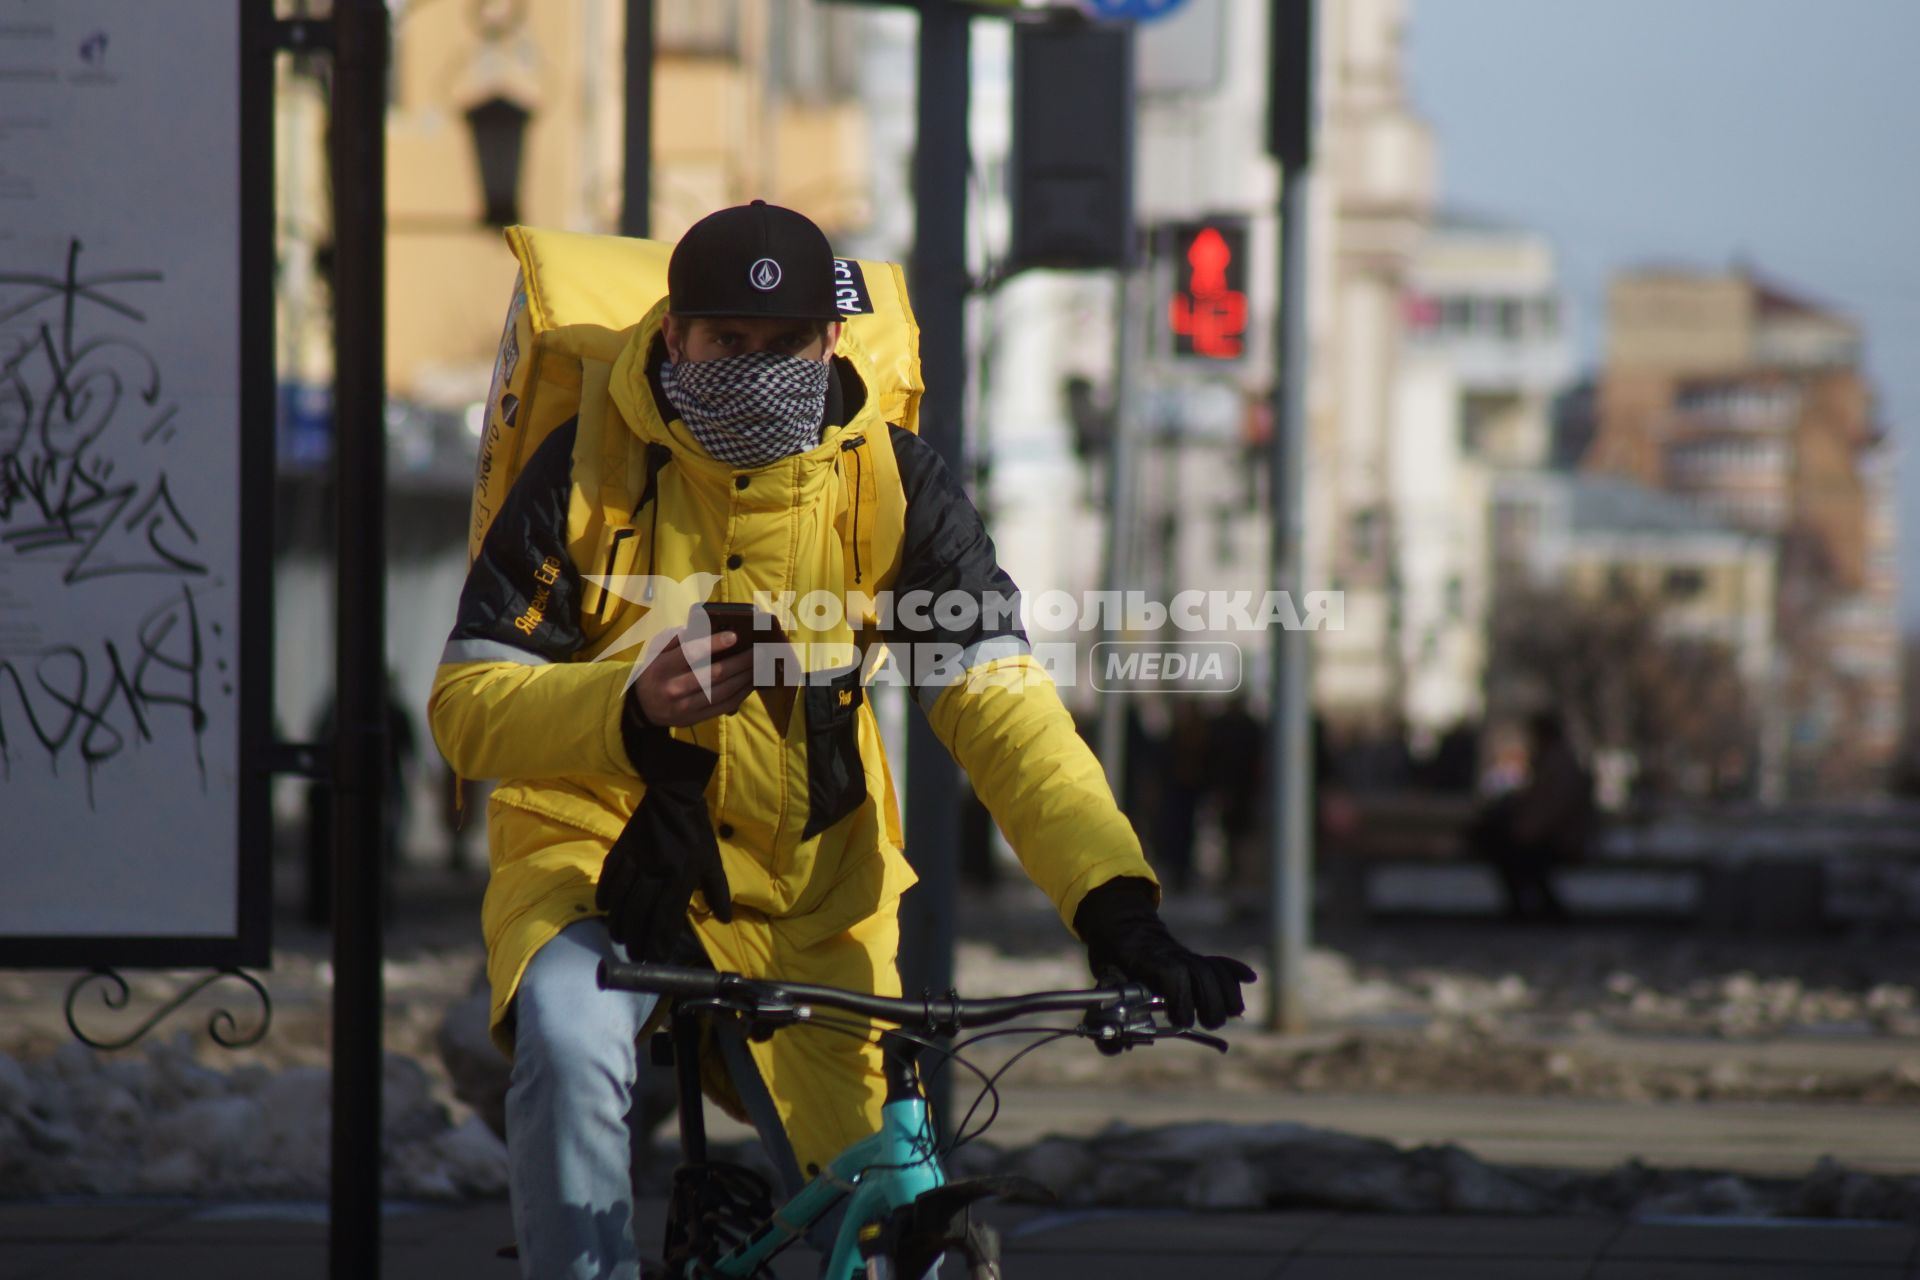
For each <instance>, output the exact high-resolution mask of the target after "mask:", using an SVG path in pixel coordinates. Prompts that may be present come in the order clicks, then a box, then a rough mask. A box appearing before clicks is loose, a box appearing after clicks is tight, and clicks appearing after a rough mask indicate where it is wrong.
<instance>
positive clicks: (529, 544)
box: [447, 420, 584, 662]
mask: <svg viewBox="0 0 1920 1280" xmlns="http://www.w3.org/2000/svg"><path fill="white" fill-rule="evenodd" d="M574 430H575V421H574V420H569V421H567V422H564V423H562V424H561V425H560V426H558V427H556V428H554V430H553V433H552V434H551V435H549V436H548V437H547V438H546V439H545V440H543V441H542V442H541V443H540V447H539V448H538V449H535V450H534V451H533V457H531V458H529V459H528V460H527V465H526V467H525V469H524V470H522V471H521V472H520V474H519V476H518V477H517V478H516V479H515V480H514V482H513V487H512V488H511V489H509V490H508V491H507V500H506V501H505V502H504V503H502V504H501V506H500V511H499V513H498V514H497V515H495V516H494V518H493V524H492V525H491V526H490V527H489V528H488V529H487V534H486V537H485V538H484V539H482V540H481V543H480V554H479V555H478V556H477V557H475V559H474V562H473V567H472V568H470V569H468V570H467V581H466V585H465V586H464V587H462V588H461V591H460V611H459V614H458V616H457V618H456V620H455V622H454V626H453V634H452V635H450V636H449V637H448V638H447V639H448V644H449V646H450V650H449V652H450V654H455V655H457V654H458V653H459V646H460V643H461V642H462V641H468V642H472V641H493V642H494V643H497V644H504V645H508V646H510V647H512V648H515V649H521V650H524V651H526V652H527V653H528V654H529V655H531V656H532V657H533V658H536V659H541V660H544V661H547V662H563V661H565V660H566V659H568V658H570V657H572V656H573V655H574V653H575V652H577V651H578V650H579V648H580V646H581V644H582V643H583V642H584V641H583V637H582V635H581V632H580V574H579V571H578V570H577V569H576V568H575V567H574V564H573V561H572V558H571V557H569V556H568V555H567V503H568V496H569V493H570V491H571V489H572V487H573V439H574ZM476 647H477V646H476Z"/></svg>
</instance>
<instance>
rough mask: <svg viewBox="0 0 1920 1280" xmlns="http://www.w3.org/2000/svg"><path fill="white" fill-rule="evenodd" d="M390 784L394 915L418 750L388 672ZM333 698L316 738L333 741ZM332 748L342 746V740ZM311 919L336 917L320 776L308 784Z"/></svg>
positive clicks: (329, 800) (385, 876)
mask: <svg viewBox="0 0 1920 1280" xmlns="http://www.w3.org/2000/svg"><path fill="white" fill-rule="evenodd" d="M384 696H385V699H386V715H387V769H386V775H387V785H386V788H385V790H386V795H385V797H384V801H385V804H384V808H383V811H382V815H381V818H382V821H381V825H382V827H383V828H384V830H385V833H386V852H387V856H386V860H385V863H384V865H383V866H382V867H381V872H380V875H381V895H380V896H381V900H382V902H383V903H384V904H385V905H384V907H383V915H384V916H385V917H386V918H387V919H388V920H391V919H392V915H393V905H394V904H393V869H394V867H395V865H396V864H398V862H399V861H400V842H401V838H402V835H403V833H404V832H405V831H406V827H407V810H408V796H407V777H408V774H409V772H410V771H411V770H412V768H413V762H414V758H415V757H416V756H417V755H418V754H419V738H418V736H417V735H416V734H415V733H414V731H413V717H412V715H411V714H409V713H408V711H407V708H406V706H405V705H404V704H403V703H402V702H401V701H400V698H399V696H398V694H397V693H396V692H395V689H394V679H393V673H392V672H391V671H389V672H387V674H386V684H385V692H384ZM336 714H337V712H336V707H335V703H334V699H333V697H332V696H331V695H329V696H328V698H327V701H326V704H325V706H324V707H322V709H321V711H320V719H319V721H318V722H317V723H316V724H315V725H314V731H313V732H314V740H315V741H316V742H326V743H331V740H332V739H333V737H334V732H335V731H334V722H335V719H336ZM331 749H333V750H338V745H337V744H332V745H331ZM306 920H307V923H308V924H311V925H314V926H316V927H321V928H324V927H325V926H327V925H329V924H331V923H332V922H333V787H332V785H331V784H330V783H329V782H328V781H326V780H324V779H323V780H317V781H315V782H314V783H313V784H312V785H311V786H309V787H308V788H307V900H306Z"/></svg>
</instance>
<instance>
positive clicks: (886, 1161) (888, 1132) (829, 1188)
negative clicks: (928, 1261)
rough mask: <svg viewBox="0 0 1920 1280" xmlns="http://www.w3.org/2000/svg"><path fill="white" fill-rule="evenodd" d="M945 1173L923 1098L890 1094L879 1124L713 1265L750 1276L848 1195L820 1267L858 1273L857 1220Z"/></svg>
mask: <svg viewBox="0 0 1920 1280" xmlns="http://www.w3.org/2000/svg"><path fill="white" fill-rule="evenodd" d="M946 1180H947V1179H946V1174H945V1173H944V1172H942V1170H941V1168H940V1162H939V1160H938V1159H936V1158H935V1155H934V1150H933V1131H932V1127H931V1126H930V1125H929V1123H928V1117H927V1104H926V1100H925V1099H923V1098H907V1099H902V1100H900V1101H898V1102H889V1103H887V1104H886V1105H885V1106H884V1107H882V1108H881V1111H880V1132H878V1133H876V1134H874V1135H873V1136H872V1137H869V1138H862V1139H861V1140H860V1141H859V1142H856V1143H854V1144H853V1145H852V1146H850V1147H848V1148H847V1149H846V1150H845V1151H842V1152H841V1153H840V1154H839V1155H838V1156H837V1157H835V1158H834V1161H833V1163H832V1164H831V1165H830V1166H829V1167H828V1169H827V1171H826V1172H825V1173H823V1174H821V1175H820V1176H819V1177H817V1178H815V1179H814V1180H813V1181H811V1182H809V1183H808V1184H807V1185H806V1186H805V1187H804V1188H803V1189H802V1190H801V1191H800V1193H799V1194H798V1195H796V1196H794V1197H793V1199H791V1200H789V1201H787V1202H786V1204H784V1205H782V1206H781V1207H780V1208H779V1209H777V1210H775V1211H774V1215H773V1218H772V1219H771V1220H770V1221H769V1222H768V1223H767V1224H766V1225H765V1226H763V1227H762V1228H761V1229H760V1230H759V1231H758V1232H757V1233H755V1235H754V1236H753V1238H752V1239H750V1240H748V1241H747V1243H745V1244H744V1245H741V1246H740V1247H739V1248H738V1249H735V1250H734V1251H732V1252H731V1253H728V1254H725V1255H723V1256H722V1257H721V1258H720V1259H719V1260H718V1261H716V1262H715V1263H714V1264H713V1270H714V1272H715V1273H716V1274H718V1275H723V1276H739V1277H747V1276H751V1275H752V1274H753V1273H754V1269H755V1268H757V1267H759V1266H761V1265H762V1264H764V1263H765V1262H766V1261H767V1260H768V1259H770V1258H771V1257H772V1256H773V1255H774V1252H775V1251H776V1250H778V1249H779V1248H781V1247H782V1246H783V1245H785V1244H787V1242H788V1241H790V1240H792V1239H793V1238H794V1237H796V1236H800V1235H804V1234H805V1233H806V1232H807V1230H808V1228H810V1227H812V1226H813V1225H814V1224H815V1223H817V1222H819V1221H820V1220H821V1219H822V1218H824V1217H825V1216H826V1215H827V1214H828V1213H830V1212H832V1211H833V1208H834V1206H836V1205H838V1204H839V1203H840V1202H841V1200H842V1199H845V1200H847V1212H846V1216H845V1217H844V1218H842V1219H841V1220H840V1229H839V1231H838V1232H837V1233H836V1234H835V1237H834V1241H833V1252H832V1253H831V1254H830V1255H828V1258H827V1268H826V1270H825V1271H824V1272H823V1273H822V1275H823V1276H824V1277H825V1278H826V1280H856V1278H857V1277H858V1276H859V1275H860V1269H861V1267H862V1266H863V1265H864V1262H865V1259H863V1258H862V1257H861V1256H860V1230H861V1228H862V1227H864V1226H866V1225H867V1224H868V1223H872V1222H878V1221H881V1220H883V1219H885V1218H886V1216H887V1215H888V1214H890V1213H892V1212H893V1211H894V1210H895V1209H898V1208H901V1207H902V1206H904V1205H909V1204H912V1203H913V1202H914V1200H915V1199H917V1198H918V1197H919V1196H921V1195H922V1194H923V1193H925V1192H928V1191H931V1190H933V1189H934V1188H935V1187H939V1186H943V1185H945V1183H946ZM905 1280H920V1278H919V1277H918V1276H914V1277H907V1278H905Z"/></svg>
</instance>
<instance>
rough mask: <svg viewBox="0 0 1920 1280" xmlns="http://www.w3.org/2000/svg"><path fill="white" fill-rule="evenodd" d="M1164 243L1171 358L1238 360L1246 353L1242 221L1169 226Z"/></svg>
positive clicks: (1244, 231)
mask: <svg viewBox="0 0 1920 1280" xmlns="http://www.w3.org/2000/svg"><path fill="white" fill-rule="evenodd" d="M1169 239H1170V241H1171V243H1170V244H1169V246H1168V249H1169V252H1170V253H1171V254H1172V256H1173V259H1174V283H1173V296H1172V298H1171V299H1169V300H1168V303H1167V325H1168V327H1169V328H1170V329H1172V331H1173V351H1174V354H1175V355H1182V356H1199V357H1201V358H1203V359H1208V360H1238V359H1239V358H1240V357H1241V356H1243V355H1245V354H1246V349H1247V220H1246V219H1245V218H1209V219H1207V220H1206V221H1204V222H1182V223H1175V224H1174V225H1173V226H1172V227H1171V228H1170V229H1169Z"/></svg>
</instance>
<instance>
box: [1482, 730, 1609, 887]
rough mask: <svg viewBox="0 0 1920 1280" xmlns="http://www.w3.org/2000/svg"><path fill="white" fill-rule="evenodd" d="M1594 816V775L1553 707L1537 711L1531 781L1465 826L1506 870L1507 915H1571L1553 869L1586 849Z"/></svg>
mask: <svg viewBox="0 0 1920 1280" xmlns="http://www.w3.org/2000/svg"><path fill="white" fill-rule="evenodd" d="M1593 819H1594V802H1593V777H1592V775H1591V774H1590V773H1589V772H1588V771H1587V769H1586V767H1585V766H1584V765H1582V764H1581V762H1580V757H1579V756H1578V755H1577V754H1576V753H1575V751H1574V749H1573V744H1572V743H1571V742H1570V741H1569V740H1568V738H1567V731H1566V726H1565V724H1563V723H1562V721H1561V719H1560V717H1559V716H1558V715H1557V714H1555V713H1553V712H1550V711H1546V712H1540V713H1538V714H1536V715H1534V716H1533V717H1532V718H1531V719H1529V720H1528V722H1527V772H1526V778H1525V780H1524V781H1522V782H1521V783H1520V784H1519V785H1518V786H1517V787H1514V788H1512V789H1511V790H1507V791H1504V792H1502V793H1501V794H1499V795H1497V796H1495V797H1494V799H1493V800H1492V802H1491V803H1490V804H1488V805H1487V806H1486V807H1485V808H1484V809H1482V810H1481V812H1480V814H1479V815H1478V816H1477V817H1476V819H1475V820H1474V822H1473V824H1472V825H1471V826H1470V827H1469V829H1468V832H1467V839H1468V840H1469V841H1470V842H1471V844H1472V847H1473V850H1474V851H1475V852H1477V853H1478V854H1480V855H1481V856H1482V857H1485V858H1486V859H1487V860H1488V861H1489V862H1491V863H1492V864H1493V867H1494V870H1495V871H1497V872H1498V873H1499V875H1500V883H1501V887H1502V888H1503V889H1504V890H1505V892H1506V915H1507V918H1508V919H1510V920H1536V919H1537V920H1554V921H1558V920H1565V919H1567V908H1566V905H1565V903H1563V902H1562V901H1561V900H1560V895H1559V893H1558V892H1557V891H1556V890H1555V888H1554V884H1553V873H1554V869H1555V868H1556V867H1560V866H1565V865H1566V864H1568V863H1571V862H1576V861H1578V860H1579V859H1580V858H1581V857H1583V856H1584V855H1585V853H1586V849H1587V842H1588V840H1589V839H1590V837H1591V835H1592V830H1593Z"/></svg>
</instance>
